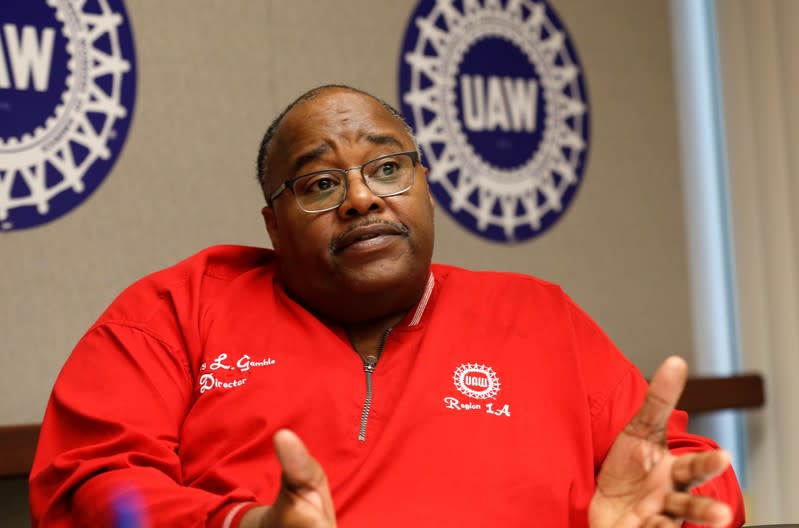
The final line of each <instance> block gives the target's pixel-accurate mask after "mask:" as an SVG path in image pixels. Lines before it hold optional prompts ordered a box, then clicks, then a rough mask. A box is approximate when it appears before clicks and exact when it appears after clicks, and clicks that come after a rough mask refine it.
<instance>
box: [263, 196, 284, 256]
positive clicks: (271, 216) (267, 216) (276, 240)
mask: <svg viewBox="0 0 799 528" xmlns="http://www.w3.org/2000/svg"><path fill="white" fill-rule="evenodd" d="M261 216H263V217H264V225H265V226H266V232H267V233H269V240H271V241H272V248H273V249H274V250H275V252H276V253H278V254H279V253H280V233H279V230H278V228H277V217H276V216H275V210H274V209H272V208H271V207H269V206H268V205H265V206H264V207H263V208H262V209H261Z"/></svg>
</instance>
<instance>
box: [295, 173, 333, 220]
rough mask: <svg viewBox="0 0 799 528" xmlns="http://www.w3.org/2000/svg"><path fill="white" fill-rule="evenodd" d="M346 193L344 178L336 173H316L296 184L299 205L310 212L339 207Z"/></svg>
mask: <svg viewBox="0 0 799 528" xmlns="http://www.w3.org/2000/svg"><path fill="white" fill-rule="evenodd" d="M344 191H345V188H344V176H343V175H342V174H340V173H336V172H316V173H313V174H308V175H307V176H304V177H302V178H300V179H299V180H296V181H295V182H294V196H296V197H297V203H299V204H300V207H302V208H303V209H305V210H306V211H308V212H314V211H322V210H323V209H330V208H333V207H337V206H338V205H339V204H340V203H341V202H342V201H343V200H344Z"/></svg>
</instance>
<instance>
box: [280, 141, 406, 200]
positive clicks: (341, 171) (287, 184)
mask: <svg viewBox="0 0 799 528" xmlns="http://www.w3.org/2000/svg"><path fill="white" fill-rule="evenodd" d="M394 156H408V157H409V158H411V164H412V168H413V171H414V177H413V178H411V183H410V185H408V186H407V187H406V188H404V189H402V190H400V191H396V192H392V193H388V194H378V193H376V192H375V191H373V190H372V188H371V187H369V178H368V177H367V176H366V175H365V174H364V173H363V168H364V167H366V166H367V165H369V164H371V163H374V162H376V161H380V160H382V159H386V158H392V157H394ZM418 163H419V152H418V151H416V150H408V151H405V152H394V153H392V154H385V155H383V156H378V157H376V158H374V159H371V160H369V161H367V162H366V163H364V164H363V165H359V166H355V167H350V168H349V169H337V168H333V169H322V170H318V171H313V172H308V173H305V174H300V175H299V176H295V177H294V178H289V179H288V180H286V181H284V182H283V183H281V184H280V185H279V186H278V188H277V189H275V191H274V192H273V193H272V195H271V196H270V197H269V207H272V204H273V203H274V202H275V200H276V199H277V198H278V197H279V196H280V195H281V194H282V193H283V191H285V190H286V189H288V190H290V191H291V194H293V195H294V201H295V202H297V205H298V206H299V208H300V209H302V210H303V211H305V212H306V213H324V212H325V211H332V210H333V209H336V208H338V207H339V206H341V204H343V203H344V200H346V199H347V191H349V189H350V184H349V179H348V178H347V175H349V173H350V171H354V170H357V171H358V172H359V173H360V174H361V178H363V182H364V184H366V188H367V189H369V192H371V193H372V194H374V195H375V196H378V197H380V198H387V197H389V196H396V195H398V194H402V193H404V192H407V191H409V190H410V189H411V188H412V187H413V182H414V180H415V179H416V174H415V172H416V165H417V164H418ZM331 172H332V173H338V174H341V175H343V178H342V181H343V182H344V195H343V196H342V197H341V201H340V202H339V203H337V204H336V205H333V206H331V207H326V208H324V209H319V210H315V211H309V210H308V209H306V208H305V207H303V206H302V204H301V203H300V199H299V198H298V197H297V193H296V192H294V184H295V183H296V182H297V180H300V179H302V178H306V177H308V176H313V175H315V174H326V173H331Z"/></svg>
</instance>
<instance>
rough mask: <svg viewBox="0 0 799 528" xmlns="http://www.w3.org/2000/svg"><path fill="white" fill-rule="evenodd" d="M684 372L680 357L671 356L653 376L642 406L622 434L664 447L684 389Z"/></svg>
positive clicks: (685, 370) (683, 362) (685, 373)
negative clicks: (668, 428)
mask: <svg viewBox="0 0 799 528" xmlns="http://www.w3.org/2000/svg"><path fill="white" fill-rule="evenodd" d="M687 371H688V367H687V365H686V364H685V361H684V360H683V359H682V358H680V357H677V356H671V357H669V358H668V359H666V361H664V362H663V363H662V364H661V365H660V367H659V368H658V369H657V371H655V375H654V376H652V381H651V382H650V383H649V389H648V390H647V391H646V397H645V399H644V403H643V404H642V405H641V408H640V409H639V410H638V412H637V413H636V415H635V416H634V417H633V419H632V421H630V423H629V424H628V425H627V428H626V429H625V431H626V432H627V433H629V434H632V435H635V436H637V437H639V438H644V439H647V440H652V441H655V442H656V443H660V444H664V445H665V441H666V435H665V431H666V423H667V422H668V419H669V415H670V414H671V411H673V410H674V406H675V405H677V401H678V400H679V399H680V394H681V393H682V390H683V387H685V379H686V376H687Z"/></svg>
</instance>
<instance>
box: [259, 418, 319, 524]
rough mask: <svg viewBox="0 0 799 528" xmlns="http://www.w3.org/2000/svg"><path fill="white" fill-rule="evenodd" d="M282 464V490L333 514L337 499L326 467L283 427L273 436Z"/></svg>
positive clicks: (294, 435) (296, 437)
mask: <svg viewBox="0 0 799 528" xmlns="http://www.w3.org/2000/svg"><path fill="white" fill-rule="evenodd" d="M272 441H273V443H274V446H275V454H276V455H277V458H278V461H279V462H280V467H281V468H282V469H283V476H282V479H283V483H282V489H283V490H285V491H288V492H291V493H292V494H295V495H297V496H299V497H301V498H302V499H304V500H306V501H308V502H309V503H311V504H312V505H313V506H316V507H317V508H319V509H320V510H322V511H324V512H326V513H328V514H332V512H333V502H332V499H331V498H330V490H329V488H328V484H327V476H326V475H325V472H324V470H323V469H322V466H320V465H319V463H318V462H317V461H316V460H315V459H314V458H313V457H312V456H311V454H310V453H309V452H308V449H307V448H306V447H305V444H303V443H302V440H300V438H299V437H298V436H297V435H296V434H294V433H293V432H292V431H289V430H288V429H281V430H279V431H278V432H276V433H275V435H274V437H273V439H272Z"/></svg>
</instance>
